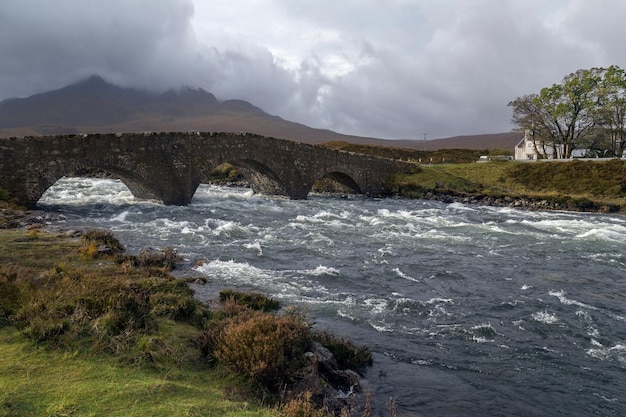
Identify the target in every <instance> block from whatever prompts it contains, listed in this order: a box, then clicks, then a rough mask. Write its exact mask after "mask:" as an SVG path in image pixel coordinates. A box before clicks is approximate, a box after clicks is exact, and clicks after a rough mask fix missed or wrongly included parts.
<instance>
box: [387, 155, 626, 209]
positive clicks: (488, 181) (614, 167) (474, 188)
mask: <svg viewBox="0 0 626 417" xmlns="http://www.w3.org/2000/svg"><path fill="white" fill-rule="evenodd" d="M420 168H421V172H419V173H416V174H412V175H405V176H398V177H397V178H396V179H395V180H394V183H393V185H392V186H391V188H392V190H393V187H396V191H398V190H399V194H400V195H402V196H405V197H419V196H420V195H424V193H426V192H429V191H438V192H444V193H445V192H448V193H453V194H462V195H494V196H510V197H514V198H515V197H524V198H534V199H541V198H549V199H553V200H568V199H569V200H572V201H574V200H579V201H581V202H582V201H587V200H588V201H591V202H594V203H597V204H599V205H603V204H608V205H614V206H619V207H620V211H622V212H623V211H626V164H625V163H624V161H620V160H617V159H615V160H611V161H599V162H596V161H573V162H538V163H528V162H526V163H521V162H488V163H470V164H440V165H423V166H421V167H420Z"/></svg>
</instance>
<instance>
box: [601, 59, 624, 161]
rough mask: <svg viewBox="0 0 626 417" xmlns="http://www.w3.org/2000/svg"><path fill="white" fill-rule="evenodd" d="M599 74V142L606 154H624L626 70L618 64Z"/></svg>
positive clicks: (602, 70)
mask: <svg viewBox="0 0 626 417" xmlns="http://www.w3.org/2000/svg"><path fill="white" fill-rule="evenodd" d="M596 71H597V72H598V74H599V76H600V77H599V82H598V86H597V89H598V91H597V103H596V110H595V115H594V117H595V120H596V126H597V138H596V141H597V142H601V143H602V145H601V147H603V148H604V149H603V150H604V154H605V155H606V156H622V154H623V152H624V149H625V148H626V71H624V70H623V69H621V68H620V67H618V66H616V65H611V66H610V67H608V68H606V69H605V68H599V69H597V70H596Z"/></svg>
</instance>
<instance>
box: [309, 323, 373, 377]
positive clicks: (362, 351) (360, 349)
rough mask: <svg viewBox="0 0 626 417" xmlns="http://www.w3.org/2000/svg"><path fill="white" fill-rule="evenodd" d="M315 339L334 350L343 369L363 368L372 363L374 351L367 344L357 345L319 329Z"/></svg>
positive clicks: (314, 336)
mask: <svg viewBox="0 0 626 417" xmlns="http://www.w3.org/2000/svg"><path fill="white" fill-rule="evenodd" d="M313 340H315V341H317V342H319V343H320V344H322V345H323V346H324V347H326V348H327V349H328V350H330V351H331V352H332V354H333V355H335V359H337V363H338V365H339V368H341V369H357V370H362V369H363V368H365V367H366V366H370V365H372V362H373V359H372V352H371V351H370V350H369V349H368V348H367V347H366V346H356V345H355V344H354V343H353V342H352V341H350V340H348V339H346V338H344V337H337V336H334V335H332V334H330V333H329V332H327V331H317V332H315V333H314V334H313Z"/></svg>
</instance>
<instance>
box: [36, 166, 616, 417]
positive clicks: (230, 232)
mask: <svg viewBox="0 0 626 417" xmlns="http://www.w3.org/2000/svg"><path fill="white" fill-rule="evenodd" d="M40 206H41V207H42V208H44V209H46V210H50V211H55V212H59V213H60V214H62V216H63V217H64V220H63V223H62V224H61V225H60V226H61V227H62V228H65V229H71V228H83V229H84V228H94V227H99V228H106V229H110V230H112V231H113V232H114V233H115V235H116V236H117V237H118V238H119V239H120V240H121V241H122V243H124V245H125V246H126V247H127V249H128V250H129V251H131V252H138V251H139V250H141V249H142V248H144V247H153V248H163V247H168V246H170V247H173V248H175V249H176V250H177V251H178V252H179V254H181V255H182V256H184V258H185V259H187V260H189V261H190V262H191V261H193V260H196V259H203V260H205V261H206V262H205V263H204V264H203V265H202V266H199V267H197V268H196V270H195V272H194V273H195V274H202V275H204V276H206V277H207V278H208V279H209V280H210V281H211V282H212V283H214V284H218V285H223V286H224V287H230V288H236V289H239V290H255V291H259V292H263V293H265V294H267V295H269V296H271V297H273V298H275V299H277V300H279V301H281V303H283V304H285V305H291V304H297V305H301V306H304V307H306V309H307V310H308V314H309V316H310V317H311V318H312V319H313V320H314V321H315V323H316V326H318V327H321V328H326V329H329V330H331V331H332V332H333V333H335V334H337V335H343V336H347V337H348V338H350V339H352V340H354V341H355V342H357V343H359V344H365V345H368V346H370V348H371V349H372V351H373V352H374V365H373V367H372V368H370V369H369V370H368V372H367V373H366V375H365V376H364V385H365V386H366V387H367V389H369V390H371V391H372V393H373V395H374V398H375V401H376V404H377V409H378V410H379V411H377V412H381V413H383V414H384V415H386V411H381V410H384V408H385V406H384V404H385V402H386V401H387V399H388V398H389V397H393V398H395V400H396V403H397V405H398V414H399V415H400V416H425V417H431V416H433V417H435V416H437V417H438V416H447V417H450V416H548V415H549V416H624V415H626V395H625V393H626V217H622V216H617V215H602V214H583V213H567V212H531V211H521V210H515V209H509V208H494V207H484V206H470V205H462V204H457V203H453V204H443V203H439V202H432V201H425V200H400V199H366V198H361V197H349V198H339V197H325V196H311V197H310V198H309V199H308V200H305V201H290V200H286V199H280V198H273V197H266V196H260V195H253V194H252V192H251V191H249V190H246V189H237V188H224V187H216V186H208V185H202V186H201V187H200V188H199V189H198V191H197V193H196V195H195V197H194V200H193V201H192V204H191V205H189V206H187V207H172V206H163V205H160V204H156V203H152V202H145V201H144V202H136V201H134V199H133V197H132V195H131V194H130V192H129V191H128V189H127V188H126V187H125V186H124V185H123V184H122V183H121V182H119V181H115V180H103V179H93V178H71V179H62V180H60V181H58V182H57V183H56V184H55V186H53V187H52V188H51V189H49V190H48V191H47V192H46V194H45V195H44V197H43V198H42V200H41V201H40ZM193 288H194V290H195V291H196V294H197V296H198V297H199V298H201V299H202V298H205V299H206V298H207V297H211V296H213V293H212V290H211V288H212V286H211V285H205V286H202V285H194V286H193Z"/></svg>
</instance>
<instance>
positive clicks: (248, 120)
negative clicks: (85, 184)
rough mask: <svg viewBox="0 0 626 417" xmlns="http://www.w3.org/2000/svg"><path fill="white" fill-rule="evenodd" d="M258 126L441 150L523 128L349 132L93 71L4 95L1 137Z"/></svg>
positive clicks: (306, 136) (487, 143) (323, 138)
mask: <svg viewBox="0 0 626 417" xmlns="http://www.w3.org/2000/svg"><path fill="white" fill-rule="evenodd" d="M192 130H195V131H213V132H253V133H257V134H260V135H264V136H272V137H277V138H283V139H290V140H294V141H298V142H305V143H314V144H316V143H323V142H330V141H345V142H354V143H362V144H371V145H383V146H396V147H404V148H413V149H424V150H436V149H443V148H465V149H493V148H505V149H512V148H513V146H515V144H517V142H519V135H517V134H513V133H503V134H497V135H480V136H458V137H455V138H447V139H437V140H428V141H423V140H385V139H377V138H368V137H361V136H351V135H343V134H341V133H337V132H333V131H331V130H325V129H314V128H311V127H309V126H306V125H303V124H300V123H294V122H290V121H288V120H285V119H283V118H281V117H278V116H272V115H269V114H267V113H265V112H264V111H263V110H261V109H260V108H258V107H256V106H254V105H252V104H250V103H248V102H246V101H243V100H227V101H223V102H220V101H218V100H217V99H216V98H215V96H214V95H213V94H211V93H209V92H207V91H205V90H203V89H192V88H183V89H180V90H171V91H167V92H165V93H163V94H153V93H150V92H146V91H141V90H137V89H133V88H122V87H119V86H116V85H114V84H111V83H109V82H107V81H105V80H104V79H103V78H101V77H99V76H92V77H90V78H88V79H86V80H83V81H80V82H78V83H76V84H72V85H69V86H67V87H63V88H61V89H58V90H54V91H49V92H45V93H41V94H36V95H33V96H30V97H27V98H14V99H8V100H4V101H2V102H0V137H11V136H18V137H19V136H29V135H30V136H37V135H55V134H76V133H111V132H144V131H154V132H161V131H192Z"/></svg>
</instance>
